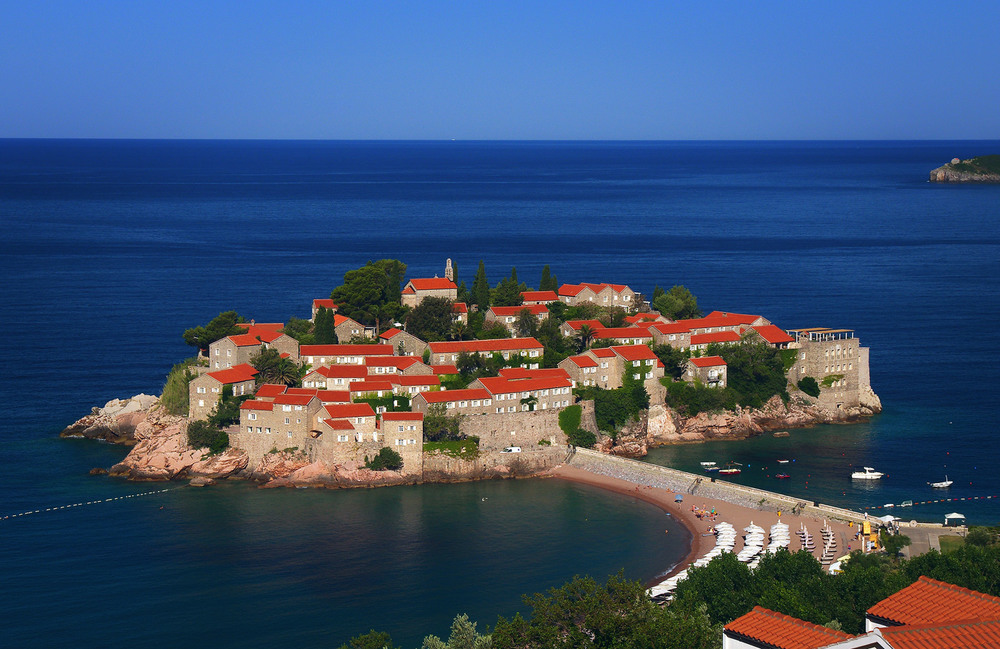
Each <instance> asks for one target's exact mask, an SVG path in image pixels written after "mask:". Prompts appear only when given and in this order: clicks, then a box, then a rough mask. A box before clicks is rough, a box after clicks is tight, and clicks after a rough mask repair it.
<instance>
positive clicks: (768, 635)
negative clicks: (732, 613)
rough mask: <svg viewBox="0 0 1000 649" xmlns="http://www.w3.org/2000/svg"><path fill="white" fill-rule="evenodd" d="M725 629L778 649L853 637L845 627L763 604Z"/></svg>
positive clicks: (813, 647)
mask: <svg viewBox="0 0 1000 649" xmlns="http://www.w3.org/2000/svg"><path fill="white" fill-rule="evenodd" d="M724 629H725V632H726V634H727V635H729V636H730V637H732V636H734V635H735V636H743V637H745V638H749V639H750V640H753V641H756V642H759V643H762V644H767V645H769V646H772V647H776V648H777V649H819V648H820V647H826V646H829V645H831V644H833V643H835V642H842V641H844V640H848V639H850V638H851V637H852V636H850V635H849V634H847V633H844V632H843V631H835V630H833V629H828V628H827V627H825V626H820V625H818V624H813V623H812V622H806V621H805V620H799V619H797V618H794V617H791V616H788V615H783V614H781V613H776V612H775V611H771V610H768V609H766V608H764V607H762V606H755V607H754V608H753V610H752V611H750V612H749V613H747V614H746V615H742V616H740V617H738V618H736V619H735V620H733V621H732V622H730V623H729V624H727V625H726V626H725V627H724Z"/></svg>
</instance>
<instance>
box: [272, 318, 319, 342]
mask: <svg viewBox="0 0 1000 649" xmlns="http://www.w3.org/2000/svg"><path fill="white" fill-rule="evenodd" d="M281 331H282V333H284V334H286V335H287V336H290V337H292V338H294V339H295V340H297V341H299V344H300V345H313V344H315V342H316V341H315V338H314V337H313V323H312V322H310V321H309V320H305V319H303V318H295V317H292V318H289V319H288V324H286V325H285V328H284V329H282V330H281Z"/></svg>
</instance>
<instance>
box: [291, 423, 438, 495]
mask: <svg viewBox="0 0 1000 649" xmlns="http://www.w3.org/2000/svg"><path fill="white" fill-rule="evenodd" d="M353 419H355V418H350V419H327V420H324V421H323V422H321V424H320V425H319V426H318V427H317V429H316V430H315V431H313V434H312V435H310V438H309V439H308V440H306V442H305V452H306V455H307V457H308V458H309V461H310V462H323V463H325V464H330V465H334V464H345V465H353V466H356V467H360V466H363V465H364V464H365V462H366V461H367V460H369V459H371V458H373V457H375V456H376V455H378V453H379V451H381V450H382V448H384V447H388V448H391V449H392V450H394V451H396V452H397V453H399V455H400V457H401V458H402V460H403V468H402V470H401V473H402V474H403V475H406V476H409V477H414V478H416V479H419V478H420V477H421V476H422V474H423V447H424V426H423V416H422V415H420V414H419V413H405V412H404V413H385V414H384V415H383V416H382V420H381V422H379V425H378V426H377V427H376V426H374V425H368V424H357V423H354V422H353V421H352V420H353Z"/></svg>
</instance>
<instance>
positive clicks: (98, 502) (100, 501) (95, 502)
mask: <svg viewBox="0 0 1000 649" xmlns="http://www.w3.org/2000/svg"><path fill="white" fill-rule="evenodd" d="M176 488H177V487H171V488H170V489H157V490H156V491H144V492H143V493H141V494H129V495H127V496H116V497H114V498H99V499H97V500H88V501H86V502H79V503H73V504H72V505H60V506H59V507H46V508H45V509H33V510H30V511H26V512H21V513H20V514H8V515H6V516H2V517H0V521H5V520H7V519H8V518H20V517H22V516H31V515H32V514H44V513H46V512H54V511H59V510H61V509H72V508H74V507H84V506H86V505H101V504H104V503H110V502H114V501H115V500H126V499H128V498H141V497H142V496H152V495H154V494H162V493H166V492H168V491H173V490H174V489H176Z"/></svg>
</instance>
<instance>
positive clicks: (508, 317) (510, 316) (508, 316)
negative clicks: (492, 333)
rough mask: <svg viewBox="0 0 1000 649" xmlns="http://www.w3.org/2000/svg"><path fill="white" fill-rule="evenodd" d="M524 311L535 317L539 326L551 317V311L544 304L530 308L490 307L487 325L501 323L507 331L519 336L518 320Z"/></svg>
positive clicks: (523, 306)
mask: <svg viewBox="0 0 1000 649" xmlns="http://www.w3.org/2000/svg"><path fill="white" fill-rule="evenodd" d="M524 311H527V312H528V313H529V314H530V315H533V316H534V317H535V319H536V320H537V321H538V322H539V324H540V323H541V322H542V321H543V320H545V318H547V317H549V309H548V307H547V306H545V305H544V304H534V305H530V306H525V305H521V306H494V307H490V308H489V310H488V311H487V312H486V324H487V325H491V324H493V323H497V322H499V323H500V324H502V325H503V326H504V327H506V328H507V331H509V332H511V334H512V335H514V336H517V331H516V328H517V327H516V326H517V320H518V318H520V317H521V313H522V312H524Z"/></svg>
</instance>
